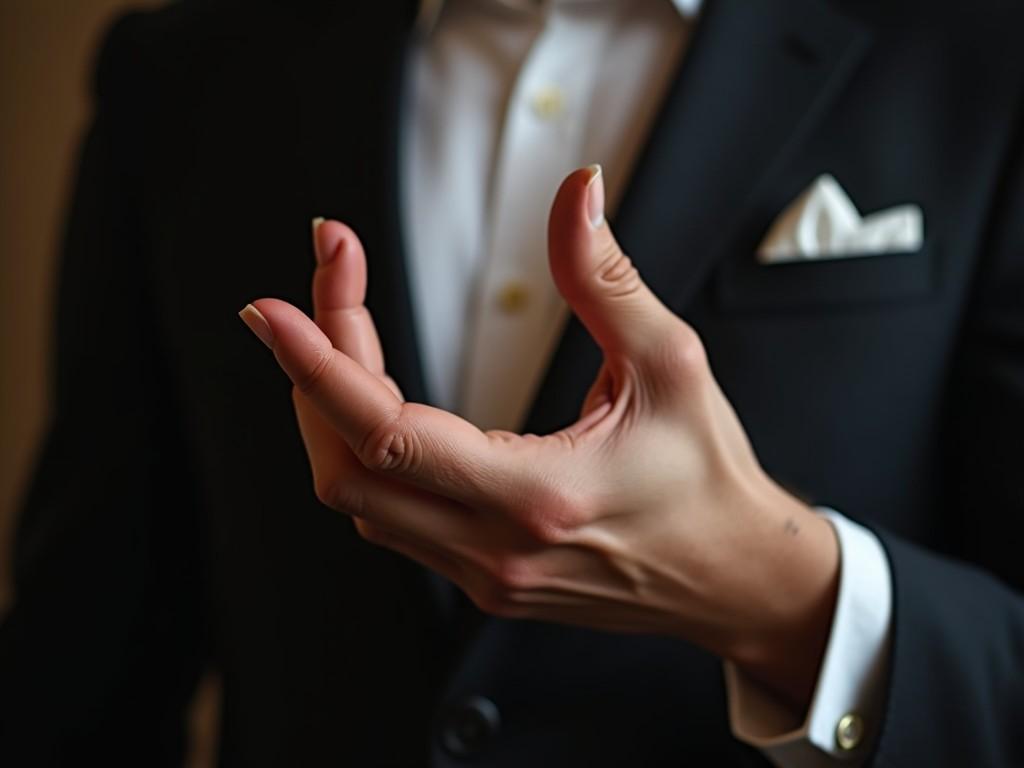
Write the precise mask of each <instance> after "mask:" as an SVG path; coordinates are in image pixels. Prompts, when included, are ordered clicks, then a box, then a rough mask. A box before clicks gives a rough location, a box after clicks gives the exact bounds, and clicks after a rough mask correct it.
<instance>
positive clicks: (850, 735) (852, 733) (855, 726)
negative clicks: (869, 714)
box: [836, 712, 864, 752]
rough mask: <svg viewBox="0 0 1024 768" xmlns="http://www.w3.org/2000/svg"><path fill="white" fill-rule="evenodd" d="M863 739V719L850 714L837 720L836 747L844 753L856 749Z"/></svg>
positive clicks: (853, 713) (852, 713)
mask: <svg viewBox="0 0 1024 768" xmlns="http://www.w3.org/2000/svg"><path fill="white" fill-rule="evenodd" d="M863 738H864V719H863V718H862V717H861V716H860V715H858V714H856V713H855V712H851V713H849V714H847V715H843V716H842V717H841V718H839V723H838V724H837V725H836V746H838V747H839V748H840V749H841V750H843V751H844V752H849V751H850V750H853V749H856V748H857V747H859V746H860V743H861V740H862V739H863Z"/></svg>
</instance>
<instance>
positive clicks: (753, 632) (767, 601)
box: [723, 480, 839, 713]
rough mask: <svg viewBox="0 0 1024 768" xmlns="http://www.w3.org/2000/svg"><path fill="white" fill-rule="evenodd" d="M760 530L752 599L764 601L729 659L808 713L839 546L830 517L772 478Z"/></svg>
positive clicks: (835, 586)
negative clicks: (763, 526) (791, 493)
mask: <svg viewBox="0 0 1024 768" xmlns="http://www.w3.org/2000/svg"><path fill="white" fill-rule="evenodd" d="M768 482H769V483H770V484H771V485H772V486H773V487H774V492H772V491H769V492H766V493H765V494H764V497H767V498H769V499H770V502H769V503H768V504H766V505H765V506H764V507H763V509H764V510H765V511H766V512H767V514H766V516H765V520H766V522H767V525H766V528H765V530H764V531H763V532H762V534H761V535H760V536H759V537H758V539H759V542H758V546H757V551H758V553H759V558H758V559H759V562H760V564H761V566H762V567H759V568H757V569H755V570H756V572H757V574H758V578H757V579H755V580H753V581H752V582H751V592H750V594H749V595H748V597H747V599H748V600H750V601H753V603H754V604H756V605H758V606H760V607H761V608H762V610H761V611H759V612H758V614H757V616H758V620H757V621H756V622H755V623H753V624H752V625H751V626H749V627H747V628H746V629H745V631H743V632H741V633H740V634H739V635H737V638H736V641H735V643H734V644H733V645H732V647H731V648H729V649H728V650H727V652H726V653H725V654H723V655H724V656H725V658H727V659H728V660H729V661H732V662H733V663H734V664H736V666H737V667H739V669H741V670H742V671H743V672H744V673H745V674H746V675H748V676H749V677H751V678H753V679H755V680H757V681H758V682H760V683H762V684H763V685H764V686H765V687H767V688H769V689H770V690H771V691H772V692H773V693H775V694H776V695H777V696H779V697H781V698H782V699H783V700H785V701H786V702H787V703H788V704H790V705H791V706H792V707H793V708H794V710H796V711H798V712H800V713H803V712H805V711H806V709H807V708H808V706H809V705H810V703H811V698H812V696H813V694H814V686H815V682H816V680H817V677H818V672H819V669H820V667H821V662H822V658H823V656H824V653H825V648H826V646H827V644H828V638H829V635H830V633H831V628H832V619H833V615H834V612H835V604H836V597H837V595H838V591H839V545H838V542H837V540H836V536H835V532H834V530H833V528H832V526H831V525H830V524H829V522H828V521H827V520H825V519H824V518H823V517H821V516H820V515H818V514H817V513H815V512H814V511H813V510H812V509H811V508H810V507H808V506H807V505H805V504H803V503H802V502H800V501H799V500H798V499H796V498H795V497H793V496H791V495H790V494H788V493H787V492H786V491H784V490H783V489H782V488H780V487H779V486H778V485H776V484H775V483H774V482H772V481H771V480H769V481H768Z"/></svg>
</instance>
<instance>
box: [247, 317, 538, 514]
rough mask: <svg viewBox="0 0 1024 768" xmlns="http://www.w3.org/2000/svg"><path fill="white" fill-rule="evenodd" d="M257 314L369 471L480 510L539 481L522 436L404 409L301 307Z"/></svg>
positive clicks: (424, 409) (283, 360) (284, 361)
mask: <svg viewBox="0 0 1024 768" xmlns="http://www.w3.org/2000/svg"><path fill="white" fill-rule="evenodd" d="M254 308H255V309H256V311H257V312H258V313H259V314H260V316H261V317H262V318H263V320H264V321H265V322H266V323H267V326H268V330H269V334H270V337H271V341H270V345H271V347H272V349H273V350H274V355H275V357H276V358H277V360H278V363H279V364H280V365H281V367H282V369H284V371H285V373H286V374H288V376H289V378H291V380H292V381H293V382H294V383H295V385H296V386H297V387H298V388H299V389H300V390H301V391H302V393H303V394H304V395H305V396H306V397H307V398H309V400H310V401H311V402H312V403H313V404H314V405H315V406H316V408H317V410H318V411H319V412H320V413H321V414H322V415H323V416H324V418H325V419H326V420H327V421H328V422H329V423H330V424H331V425H332V426H333V427H334V428H335V429H336V430H337V431H338V432H339V433H340V434H341V436H342V438H343V439H344V440H345V442H346V443H347V444H348V446H349V448H350V449H351V450H352V452H353V453H355V454H356V456H358V457H359V459H360V461H362V463H363V464H364V465H366V466H367V467H368V468H370V469H372V470H374V471H377V472H383V473H387V474H389V475H393V476H396V477H398V478H400V479H402V480H406V481H409V482H412V483H414V484H415V485H417V486H420V487H422V488H424V489H426V490H428V491H431V492H433V493H437V494H440V495H443V496H447V497H448V498H452V499H455V500H457V501H460V502H462V503H464V504H467V505H469V506H472V507H475V508H481V507H483V508H499V509H508V508H509V507H510V506H513V507H514V506H516V505H517V504H518V503H520V502H521V500H522V498H523V497H524V496H526V495H528V493H527V490H528V489H529V488H530V487H531V486H532V485H534V480H533V473H531V472H530V469H529V468H530V466H531V462H529V461H528V455H527V454H528V452H527V451H524V450H522V447H523V439H522V438H519V437H518V436H514V435H508V434H504V435H502V436H501V437H500V438H499V437H495V436H492V435H490V434H487V433H484V432H482V431H480V430H479V429H477V427H475V426H474V425H472V424H471V423H470V422H468V421H466V420H465V419H461V418H459V417H458V416H456V415H454V414H452V413H448V412H447V411H443V410H440V409H438V408H431V407H430V406H426V405H420V404H418V403H403V402H402V401H401V400H399V399H398V398H397V397H396V396H395V394H394V393H393V392H392V391H391V389H389V388H388V386H387V384H385V383H384V382H383V381H382V380H381V379H379V378H378V377H376V376H374V375H373V374H372V373H370V372H369V371H367V370H366V369H365V368H364V367H363V366H361V365H360V364H359V363H357V362H356V361H355V360H353V359H352V358H350V357H349V356H348V355H346V354H345V353H344V352H341V351H340V350H337V349H334V348H333V347H332V345H331V343H330V340H329V339H328V338H327V337H326V336H325V335H324V333H323V332H322V331H321V330H320V329H319V328H318V327H317V326H316V325H315V324H314V323H313V322H311V321H310V320H309V318H307V317H306V316H305V315H304V314H303V313H302V312H301V311H299V310H298V309H296V308H295V307H293V306H291V305H290V304H287V303H285V302H283V301H278V300H276V299H261V300H259V301H256V302H254ZM536 445H537V442H536V441H535V442H533V443H532V444H531V446H536Z"/></svg>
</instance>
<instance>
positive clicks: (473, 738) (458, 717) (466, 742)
mask: <svg viewBox="0 0 1024 768" xmlns="http://www.w3.org/2000/svg"><path fill="white" fill-rule="evenodd" d="M500 728H501V714H500V713H499V712H498V707H497V706H496V705H495V703H494V702H493V701H491V700H490V699H486V698H484V697H483V696H470V697H468V698H466V699H464V700H463V701H462V702H460V703H459V704H458V705H456V706H455V707H453V708H452V709H451V711H450V712H449V713H448V715H447V717H446V718H445V721H444V727H443V729H442V731H441V743H442V744H443V745H444V748H445V749H446V750H448V752H449V753H450V754H452V755H454V756H455V757H472V756H473V755H478V754H480V753H481V752H482V751H483V750H484V748H486V746H487V744H488V743H489V742H490V741H491V740H492V739H493V738H494V737H495V736H496V735H497V734H498V730H499V729H500Z"/></svg>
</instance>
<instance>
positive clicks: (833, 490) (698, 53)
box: [0, 0, 1024, 768]
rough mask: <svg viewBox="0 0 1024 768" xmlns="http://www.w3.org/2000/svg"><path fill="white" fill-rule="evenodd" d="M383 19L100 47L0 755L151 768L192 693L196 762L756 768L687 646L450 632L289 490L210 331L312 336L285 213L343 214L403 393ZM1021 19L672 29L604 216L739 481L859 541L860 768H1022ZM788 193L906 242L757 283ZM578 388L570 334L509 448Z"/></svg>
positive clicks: (563, 412)
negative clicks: (702, 377) (668, 314)
mask: <svg viewBox="0 0 1024 768" xmlns="http://www.w3.org/2000/svg"><path fill="white" fill-rule="evenodd" d="M412 6H413V4H412V3H406V4H403V3H398V2H395V3H392V2H379V3H342V2H312V1H311V0H303V1H302V2H287V3H286V2H271V1H270V0H262V1H261V2H248V3H245V4H241V3H227V2H211V1H209V0H208V1H207V2H183V3H178V4H176V5H174V6H171V7H170V8H168V9H165V10H161V11H159V12H155V13H149V14H136V15H131V16H128V17H126V18H124V19H122V20H121V21H120V22H119V23H118V24H116V25H115V27H114V28H113V31H112V32H111V33H110V35H109V37H108V40H107V42H106V44H105V45H104V47H103V52H102V54H101V56H100V59H99V63H98V67H97V70H98V74H97V77H96V89H95V90H96V100H97V109H96V118H95V122H94V124H93V126H92V128H91V130H90V131H89V134H88V137H87V139H86V141H85V145H84V149H83V153H82V161H81V169H80V173H79V177H78V185H77V188H76V190H75V193H74V202H73V205H72V208H71V213H70V217H69V225H68V230H67V236H66V245H65V248H64V263H63V269H62V276H61V280H60V314H59V322H58V328H57V342H58V345H57V346H58V351H57V357H56V376H55V380H56V388H55V395H54V403H55V405H54V411H53V423H52V428H51V430H50V433H49V437H48V439H47V442H46V445H45V450H44V451H43V453H42V456H41V459H40V464H39V469H38V473H37V474H36V476H35V480H34V482H33V483H32V485H31V488H30V491H29V492H28V494H27V503H26V506H25V510H24V514H23V516H22V519H21V524H20V531H19V536H18V541H17V550H16V557H15V570H16V588H17V602H16V604H15V607H14V609H13V612H12V613H11V614H10V616H9V617H7V619H6V621H5V623H4V624H3V627H2V630H0V675H2V682H0V717H2V721H0V762H2V763H3V764H4V765H35V764H40V765H42V764H55V765H56V764H60V765H85V764H90V762H91V761H92V760H99V761H102V762H104V763H105V764H131V765H163V764H167V765H171V764H174V763H176V762H177V761H178V760H179V758H180V749H181V726H182V711H183V706H184V704H185V702H186V701H187V699H188V697H189V695H190V693H191V691H192V688H193V686H194V683H195V680H196V678H197V676H198V674H199V672H200V670H201V669H202V667H203V666H204V665H205V664H213V665H215V666H216V667H217V668H219V669H220V670H221V672H222V674H223V680H224V692H225V700H224V724H223V738H222V742H223V744H222V758H223V763H224V764H225V765H229V766H234V765H238V766H263V765H268V766H269V765H327V764H333V765H351V766H385V765H387V766H412V765H424V764H431V765H435V766H448V765H455V764H456V762H458V764H459V765H462V764H466V765H481V766H514V767H516V768H520V767H521V766H527V765H530V766H533V765H536V766H588V767H591V768H592V767H595V766H633V765H637V766H681V765H715V766H718V765H762V764H764V759H763V758H762V756H761V755H760V754H759V753H758V752H757V751H756V750H753V749H750V748H747V747H745V746H744V745H742V744H740V743H739V742H737V741H736V740H735V739H733V738H732V737H731V735H730V733H729V729H728V721H727V715H726V708H725V704H726V702H725V696H724V693H723V685H722V675H721V669H720V663H719V661H718V660H717V659H715V658H712V657H711V656H709V655H708V654H707V653H705V652H703V651H701V650H699V649H697V648H694V647H692V646H690V645H688V644H686V643H684V642H680V641H678V640H673V639H666V638H658V637H646V636H621V635H612V634H603V633H599V632H592V631H588V630H584V629H576V628H568V627H562V626H553V625H548V624H542V623H534V622H511V621H504V620H498V619H493V618H489V617H485V616H481V615H479V614H478V613H476V612H475V610H474V609H472V608H471V607H470V606H468V605H466V603H465V601H464V600H460V599H459V598H457V597H454V598H453V595H452V593H451V591H450V590H447V589H445V587H444V585H443V584H441V583H440V582H439V580H438V579H436V578H433V577H431V576H429V575H428V574H426V573H425V572H424V571H423V570H422V569H420V568H419V567H418V566H415V565H413V564H411V563H409V562H407V561H405V560H403V559H402V558H401V557H398V556H395V555H392V554H390V553H389V552H387V551H384V550H381V549H377V548H374V547H372V546H370V545H368V544H366V543H365V542H363V541H362V540H361V539H360V538H359V537H358V536H357V535H356V534H355V532H354V531H353V528H352V526H351V524H350V522H349V521H348V520H347V519H345V518H344V517H343V516H341V515H338V514H336V513H334V512H331V511H330V510H327V509H325V508H323V507H322V506H320V505H319V504H318V503H317V502H316V500H315V498H314V495H313V491H312V487H311V482H310V474H309V470H308V467H307V463H306V459H305V456H304V453H303V450H302V445H301V442H300V439H299V436H298V432H297V429H296V425H295V421H294V417H293V414H292V409H291V405H290V401H289V398H288V390H289V385H288V382H287V381H286V380H285V378H284V376H283V375H282V374H281V373H280V371H279V370H278V368H277V366H276V364H275V363H274V361H273V360H272V358H271V357H270V356H269V355H267V354H266V353H265V351H264V350H262V348H260V347H259V345H258V342H256V341H254V340H253V339H252V338H251V337H250V334H249V333H248V331H247V330H246V329H245V328H244V326H242V324H241V323H240V322H239V321H238V319H237V317H236V316H235V313H236V312H237V310H238V309H239V308H240V307H241V306H243V305H244V304H245V303H246V302H247V301H249V300H250V299H252V298H254V297H258V296H263V295H277V296H281V297H283V298H285V299H287V300H289V301H291V302H294V303H296V304H298V305H299V306H303V307H306V308H308V306H309V286H310V277H311V273H312V267H313V257H312V253H311V247H310V242H309V220H310V218H311V217H312V216H314V215H325V216H331V217H336V218H338V219H342V220H344V221H346V222H349V223H350V224H352V226H353V227H354V228H355V229H356V231H357V232H359V234H360V235H361V237H362V238H363V240H364V242H365V244H366V248H367V252H368V254H369V258H370V295H369V304H370V306H371V309H372V310H373V311H374V314H375V316H376V318H377V321H378V324H379V327H380V332H381V336H382V340H383V345H384V349H385V352H386V355H387V359H388V363H389V367H390V372H391V373H392V374H393V375H394V377H395V378H396V379H397V381H398V382H399V384H400V385H401V386H402V388H403V389H404V391H405V392H406V393H407V394H408V396H409V397H410V398H411V399H415V400H429V392H427V391H426V390H425V388H424V383H423V376H422V373H421V370H420V363H419V359H418V352H417V344H416V338H415V334H416V329H415V327H414V325H413V322H412V314H411V312H410V307H409V296H408V286H407V284H406V276H405V269H404V266H403V256H402V251H403V233H402V230H401V227H400V222H399V213H398V200H399V194H398V193H399V190H398V185H399V181H400V180H399V177H398V173H397V163H396V155H397V145H398V142H397V135H398V126H399V118H400V114H399V108H400V103H401V99H400V95H401V88H402V83H403V78H404V74H405V67H406V59H405V51H406V49H407V46H408V43H409V37H410V34H411V30H412V24H413V17H414V12H415V8H413V7H412ZM1021 29H1024V9H1022V6H1021V5H1020V4H1019V3H1014V2H1004V1H1003V0H982V2H979V3H974V4H964V3H953V2H939V1H937V0H931V1H930V2H917V1H916V0H872V1H870V2H868V1H862V2H854V0H846V1H845V2H840V0H835V1H834V2H832V1H829V0H786V2H783V1H782V0H777V1H775V2H772V1H770V0H709V2H708V3H707V5H706V8H705V10H704V12H703V14H702V17H701V19H700V21H699V23H698V26H697V29H696V32H695V36H694V38H693V40H692V44H691V47H690V50H689V52H688V54H687V56H686V58H685V61H684V62H683V64H682V67H681V69H680V72H679V74H678V77H677V78H676V80H675V82H674V85H673V86H672V88H671V90H670V93H669V95H668V96H667V99H666V102H665V104H664V107H663V109H662V112H661V114H660V117H659V118H658V120H657V124H656V127H655V129H654V132H653V134H652V136H651V138H650V141H649V144H648V146H647V148H646V151H645V152H644V154H643V156H642V158H641V160H640V162H639V165H638V166H637V168H636V170H635V173H634V175H633V178H632V181H631V182H630V185H629V190H628V194H627V195H626V197H625V199H624V202H623V203H622V205H621V209H620V210H619V212H618V215H617V217H616V218H615V220H614V221H613V225H614V227H615V230H616V232H617V233H618V235H619V238H620V240H621V242H622V243H623V245H624V247H625V249H626V250H627V251H628V252H629V253H630V254H631V255H632V256H633V257H634V259H635V262H636V264H637V265H638V267H639V269H640V271H641V273H642V274H643V275H644V276H645V277H646V279H647V280H648V282H649V283H650V284H651V285H652V287H653V288H654V290H655V291H656V292H657V293H658V294H659V295H660V296H661V297H662V298H663V299H664V300H665V301H666V302H667V303H668V304H669V305H670V306H671V307H673V309H674V310H675V311H677V312H679V313H680V314H681V315H682V316H683V317H685V318H686V319H687V320H688V321H689V322H691V323H692V324H693V325H694V326H695V327H696V328H697V330H698V331H699V332H700V334H701V335H702V337H703V339H704V341H705V343H706V345H707V348H708V350H709V355H710V359H711V364H712V367H713V369H714V371H715V373H716V375H717V377H718V380H719V381H720V383H721V385H722V387H723V388H724V390H725V392H726V394H727V395H728V397H729V398H730V400H731V401H732V403H733V404H734V405H735V407H736V409H737V411H738V413H739V415H740V417H741V419H742V421H743V423H744V424H745V426H746V428H747V430H748V432H749V434H750V437H751V439H752V441H753V443H754V446H755V448H756V451H757V453H758V455H759V457H760V458H761V461H762V462H763V464H764V465H765V467H766V468H767V470H768V471H769V472H770V473H771V474H772V475H773V476H774V477H775V478H777V479H778V480H779V481H780V482H782V483H783V484H785V485H787V486H788V487H790V488H792V489H793V490H795V491H796V492H798V493H801V494H803V495H804V496H805V497H806V498H808V499H809V500H811V501H813V502H815V503H821V504H828V505H831V506H834V507H835V508H837V509H839V510H841V511H843V512H844V513H846V514H847V515H849V516H850V517H852V518H854V519H857V520H860V521H862V522H864V523H865V524H867V525H869V526H871V527H873V528H874V529H875V530H876V531H877V532H878V533H879V535H880V537H881V539H882V541H883V543H884V545H885V548H886V551H887V553H888V556H889V558H890V563H891V567H892V573H893V579H894V597H895V606H894V625H893V647H892V658H891V663H890V674H889V680H888V684H887V697H886V706H885V710H884V712H883V713H881V714H882V716H883V717H884V721H883V722H882V723H881V726H880V727H881V733H880V736H879V739H878V742H877V748H876V751H875V755H874V764H875V765H878V766H907V765H914V766H916V765H930V766H964V765H971V766H983V765H985V766H1009V765H1024V728H1022V727H1021V726H1024V601H1022V599H1021V596H1020V594H1019V592H1017V591H1015V590H1020V589H1021V587H1022V583H1024V568H1022V567H1021V565H1020V554H1019V552H1020V548H1019V545H1018V542H1017V541H1016V540H1015V538H1014V537H1013V536H1012V531H1014V530H1016V528H1015V524H1014V520H1016V519H1018V518H1019V517H1020V515H1021V513H1024V482H1022V479H1021V466H1020V464H1021V458H1022V450H1021V445H1022V441H1024V305H1022V297H1024V115H1022V104H1024V100H1022V98H1021V97H1022V94H1024V60H1022V55H1021V52H1020V30H1021ZM823 172H830V173H832V174H833V175H835V176H836V177H837V178H838V180H839V181H840V183H841V184H842V185H843V187H844V188H845V189H846V190H847V191H848V192H849V194H850V196H851V198H852V199H853V200H854V201H855V202H856V203H857V204H858V206H860V208H861V210H862V211H865V212H870V211H875V210H879V209H882V208H885V207H888V206H891V205H895V204H900V203H906V202H915V203H917V204H919V205H920V206H921V207H922V209H923V210H924V212H925V232H926V238H925V240H926V241H925V244H924V247H923V248H922V249H921V250H920V251H918V252H915V253H906V254H897V255H891V256H885V257H878V258H864V259H851V260H840V261H830V262H822V263H812V264H794V265H789V266H778V267H771V268H766V267H761V266H758V265H757V264H756V263H755V261H754V259H753V251H754V249H755V247H756V246H757V244H758V242H759V240H760V239H761V237H762V236H763V235H764V233H765V231H766V229H767V227H768V226H769V224H770V223H771V222H772V220H773V219H774V218H775V217H776V216H777V215H778V214H779V212H780V211H781V210H782V209H783V208H784V207H785V206H786V205H787V204H788V203H789V202H790V201H791V200H792V199H794V198H795V197H796V196H797V195H798V194H799V193H800V192H801V191H802V190H803V189H804V188H806V186H807V185H808V184H809V183H810V182H811V181H812V180H813V179H814V178H815V177H817V176H818V175H819V174H821V173H823ZM553 192H554V190H552V193H553ZM598 364H599V356H598V352H597V349H596V348H595V346H594V345H593V343H592V342H591V341H590V340H589V339H588V338H587V336H586V334H585V333H584V332H583V330H582V329H581V327H580V326H579V324H577V323H575V322H573V323H570V325H569V327H568V329H567V330H566V332H565V335H564V338H563V339H562V340H561V343H560V346H559V348H558V351H557V354H556V356H555V358H554V361H553V363H552V365H551V367H550V370H549V371H548V372H547V375H546V378H545V380H544V383H543V387H542V389H541V391H540V394H539V396H538V397H537V400H536V402H535V404H534V406H533V409H532V413H531V415H530V417H529V424H528V428H529V429H530V430H533V431H546V430H550V429H553V428H556V427H558V426H561V425H563V424H565V423H567V422H569V421H571V420H572V419H573V418H574V416H575V414H576V413H577V409H578V407H579V405H580V403H581V402H582V398H583V395H584V392H585V390H586V388H587V386H588V384H589V382H590V381H591V379H592V377H593V375H594V373H595V371H596V369H597V366H598ZM473 697H484V698H486V699H487V700H489V701H490V702H492V703H493V704H494V706H495V707H496V710H497V715H498V716H499V717H500V724H498V723H496V722H495V712H494V711H492V710H491V709H490V708H489V707H488V706H487V705H484V704H481V702H480V700H479V699H474V698H473ZM460 723H461V725H460ZM446 743H447V746H446ZM453 750H454V752H463V753H465V754H464V755H463V756H462V757H461V758H458V759H456V758H455V757H453V754H452V752H453Z"/></svg>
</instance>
